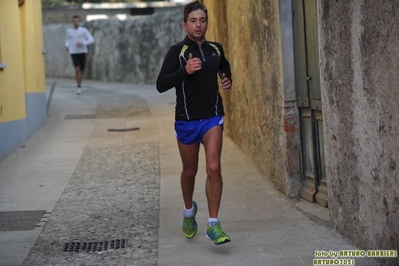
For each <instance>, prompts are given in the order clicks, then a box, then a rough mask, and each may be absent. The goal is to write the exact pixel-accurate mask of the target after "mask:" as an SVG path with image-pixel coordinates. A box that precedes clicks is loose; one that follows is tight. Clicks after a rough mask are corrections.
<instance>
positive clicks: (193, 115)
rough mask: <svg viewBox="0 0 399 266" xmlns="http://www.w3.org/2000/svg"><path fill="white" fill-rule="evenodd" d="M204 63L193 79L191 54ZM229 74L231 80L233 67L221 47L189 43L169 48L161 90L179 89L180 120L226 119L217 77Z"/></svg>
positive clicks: (184, 42) (159, 86)
mask: <svg viewBox="0 0 399 266" xmlns="http://www.w3.org/2000/svg"><path fill="white" fill-rule="evenodd" d="M190 53H191V54H192V55H193V58H195V57H198V58H200V59H201V60H202V68H201V70H199V71H196V72H194V73H193V74H191V75H189V74H188V73H187V71H186V67H185V66H186V63H187V60H188V57H189V54H190ZM222 73H225V74H226V77H228V78H229V79H230V80H231V71H230V64H229V62H228V61H227V60H226V58H225V56H224V52H223V48H222V46H221V45H220V44H219V43H216V42H208V41H204V42H203V43H202V45H198V44H197V43H196V42H194V41H192V40H191V39H189V38H188V37H187V36H186V38H185V39H184V40H183V41H182V42H179V43H177V44H175V45H173V46H171V47H170V48H169V51H168V53H167V54H166V57H165V59H164V62H163V64H162V68H161V71H160V73H159V75H158V79H157V83H156V85H157V90H158V91H159V92H161V93H162V92H165V91H167V90H169V89H171V88H173V87H175V88H176V109H175V111H176V112H175V119H176V120H197V119H203V118H209V117H213V116H216V115H224V110H223V103H222V98H221V96H220V94H219V85H218V80H217V76H218V74H219V75H222Z"/></svg>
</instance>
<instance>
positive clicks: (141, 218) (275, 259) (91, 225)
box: [0, 80, 381, 266]
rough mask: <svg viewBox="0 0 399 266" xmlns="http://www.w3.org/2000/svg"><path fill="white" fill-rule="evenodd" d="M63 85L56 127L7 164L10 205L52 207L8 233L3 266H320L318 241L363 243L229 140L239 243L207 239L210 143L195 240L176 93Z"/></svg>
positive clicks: (345, 246) (0, 202)
mask: <svg viewBox="0 0 399 266" xmlns="http://www.w3.org/2000/svg"><path fill="white" fill-rule="evenodd" d="M51 82H52V80H48V87H49V86H50V84H51ZM57 82H58V84H57V87H56V89H55V92H54V95H53V100H52V102H51V105H50V110H49V120H48V123H47V124H46V126H44V127H43V128H42V129H41V130H39V132H38V133H37V134H35V135H34V136H33V137H32V138H31V139H30V140H29V141H27V142H26V143H25V144H24V146H23V147H20V148H18V149H16V150H15V151H14V152H13V153H11V154H10V155H8V156H6V157H5V158H4V159H3V160H2V161H0V211H1V212H5V211H32V210H46V211H47V212H51V215H50V218H49V219H43V221H44V222H42V223H40V224H41V225H44V227H38V228H36V229H35V230H28V231H7V232H2V231H0V265H11V266H14V265H22V264H23V265H78V264H79V265H160V266H169V265H170V266H172V265H173V266H176V265H204V266H205V265H215V266H217V265H220V266H221V265H272V266H274V265H277V266H278V265H301V266H304V265H312V261H313V259H314V258H315V257H314V252H315V251H316V250H324V251H330V250H332V251H340V250H358V249H359V248H357V247H355V246H353V245H352V244H350V243H349V242H348V241H347V240H345V239H344V238H343V237H341V236H340V235H339V234H337V233H335V232H333V231H332V230H331V229H329V228H326V227H325V226H323V225H321V224H320V223H318V222H316V221H314V220H311V219H310V218H309V217H308V216H307V215H305V214H304V213H303V211H301V210H299V209H307V210H311V212H312V213H318V214H317V216H320V217H328V212H327V210H325V209H323V208H320V207H318V206H314V205H312V204H310V203H307V202H304V201H300V202H297V203H295V202H294V201H292V200H289V199H286V198H285V197H284V196H282V195H281V194H280V193H279V192H277V191H276V190H275V188H274V187H273V186H272V185H270V183H269V182H268V181H267V178H266V177H264V176H262V175H261V174H260V173H259V172H258V171H257V170H256V168H255V167H254V165H253V164H252V162H251V161H250V160H248V159H247V158H246V157H245V155H244V154H243V153H242V152H241V151H240V150H239V149H238V147H236V146H235V144H234V143H233V142H232V141H231V140H230V139H229V138H228V137H225V138H224V146H223V154H222V167H223V176H224V191H223V199H222V206H221V211H220V219H221V221H222V225H223V228H224V230H225V231H226V232H227V233H228V234H229V235H230V236H231V239H232V242H231V243H228V244H225V245H221V246H215V245H214V244H213V243H212V242H211V241H209V240H207V239H206V238H205V230H206V220H207V205H206V198H205V170H204V157H203V149H201V157H200V167H199V171H198V178H197V183H196V191H195V195H194V198H195V200H196V201H197V202H198V204H199V211H198V214H197V222H198V225H199V231H198V234H197V236H196V237H195V238H194V239H192V240H186V239H185V238H184V237H183V235H182V233H181V222H182V215H181V211H182V204H183V203H182V199H181V192H180V183H179V175H180V170H181V162H180V157H179V154H178V150H177V145H176V140H175V137H174V133H173V119H174V97H175V96H174V91H173V90H171V91H170V92H167V93H164V94H159V93H158V92H157V91H156V90H155V87H154V86H149V85H131V84H120V83H105V82H98V81H85V82H84V83H85V84H84V85H85V86H86V90H84V91H83V94H82V95H80V96H77V95H76V94H75V86H74V81H73V80H57ZM109 129H113V130H116V131H111V132H110V131H108V130H109ZM121 129H129V131H121ZM324 219H326V218H324ZM115 237H116V238H126V239H127V240H128V245H127V247H126V248H121V249H115V250H110V251H107V252H104V251H103V252H88V253H86V252H83V253H78V252H70V253H68V252H63V251H61V246H62V243H65V242H68V241H71V240H73V239H79V240H81V241H89V240H92V239H97V240H104V239H113V238H115ZM355 261H356V265H365V266H367V265H370V266H373V265H381V264H380V263H378V262H377V261H374V260H371V259H365V258H356V259H355Z"/></svg>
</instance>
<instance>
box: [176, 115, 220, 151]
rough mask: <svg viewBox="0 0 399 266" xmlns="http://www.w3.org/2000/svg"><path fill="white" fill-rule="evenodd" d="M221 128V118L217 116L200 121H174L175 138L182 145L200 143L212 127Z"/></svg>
mask: <svg viewBox="0 0 399 266" xmlns="http://www.w3.org/2000/svg"><path fill="white" fill-rule="evenodd" d="M219 125H220V126H223V116H222V115H217V116H214V117H210V118H205V119H201V120H190V121H182V120H177V121H175V134H176V138H177V139H178V140H179V141H180V142H181V143H183V144H186V145H190V144H194V143H202V138H203V137H204V135H205V133H206V132H208V130H209V129H211V128H213V127H214V126H219Z"/></svg>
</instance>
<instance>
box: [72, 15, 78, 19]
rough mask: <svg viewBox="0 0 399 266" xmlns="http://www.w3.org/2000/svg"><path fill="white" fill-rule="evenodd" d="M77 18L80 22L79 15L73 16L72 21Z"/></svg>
mask: <svg viewBox="0 0 399 266" xmlns="http://www.w3.org/2000/svg"><path fill="white" fill-rule="evenodd" d="M75 18H77V19H79V20H80V17H79V16H78V15H75V16H73V17H72V20H74V19H75Z"/></svg>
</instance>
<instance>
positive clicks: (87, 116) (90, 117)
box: [64, 114, 96, 119]
mask: <svg viewBox="0 0 399 266" xmlns="http://www.w3.org/2000/svg"><path fill="white" fill-rule="evenodd" d="M94 118H96V115H92V114H86V115H82V114H80V115H66V116H65V117H64V119H94Z"/></svg>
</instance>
